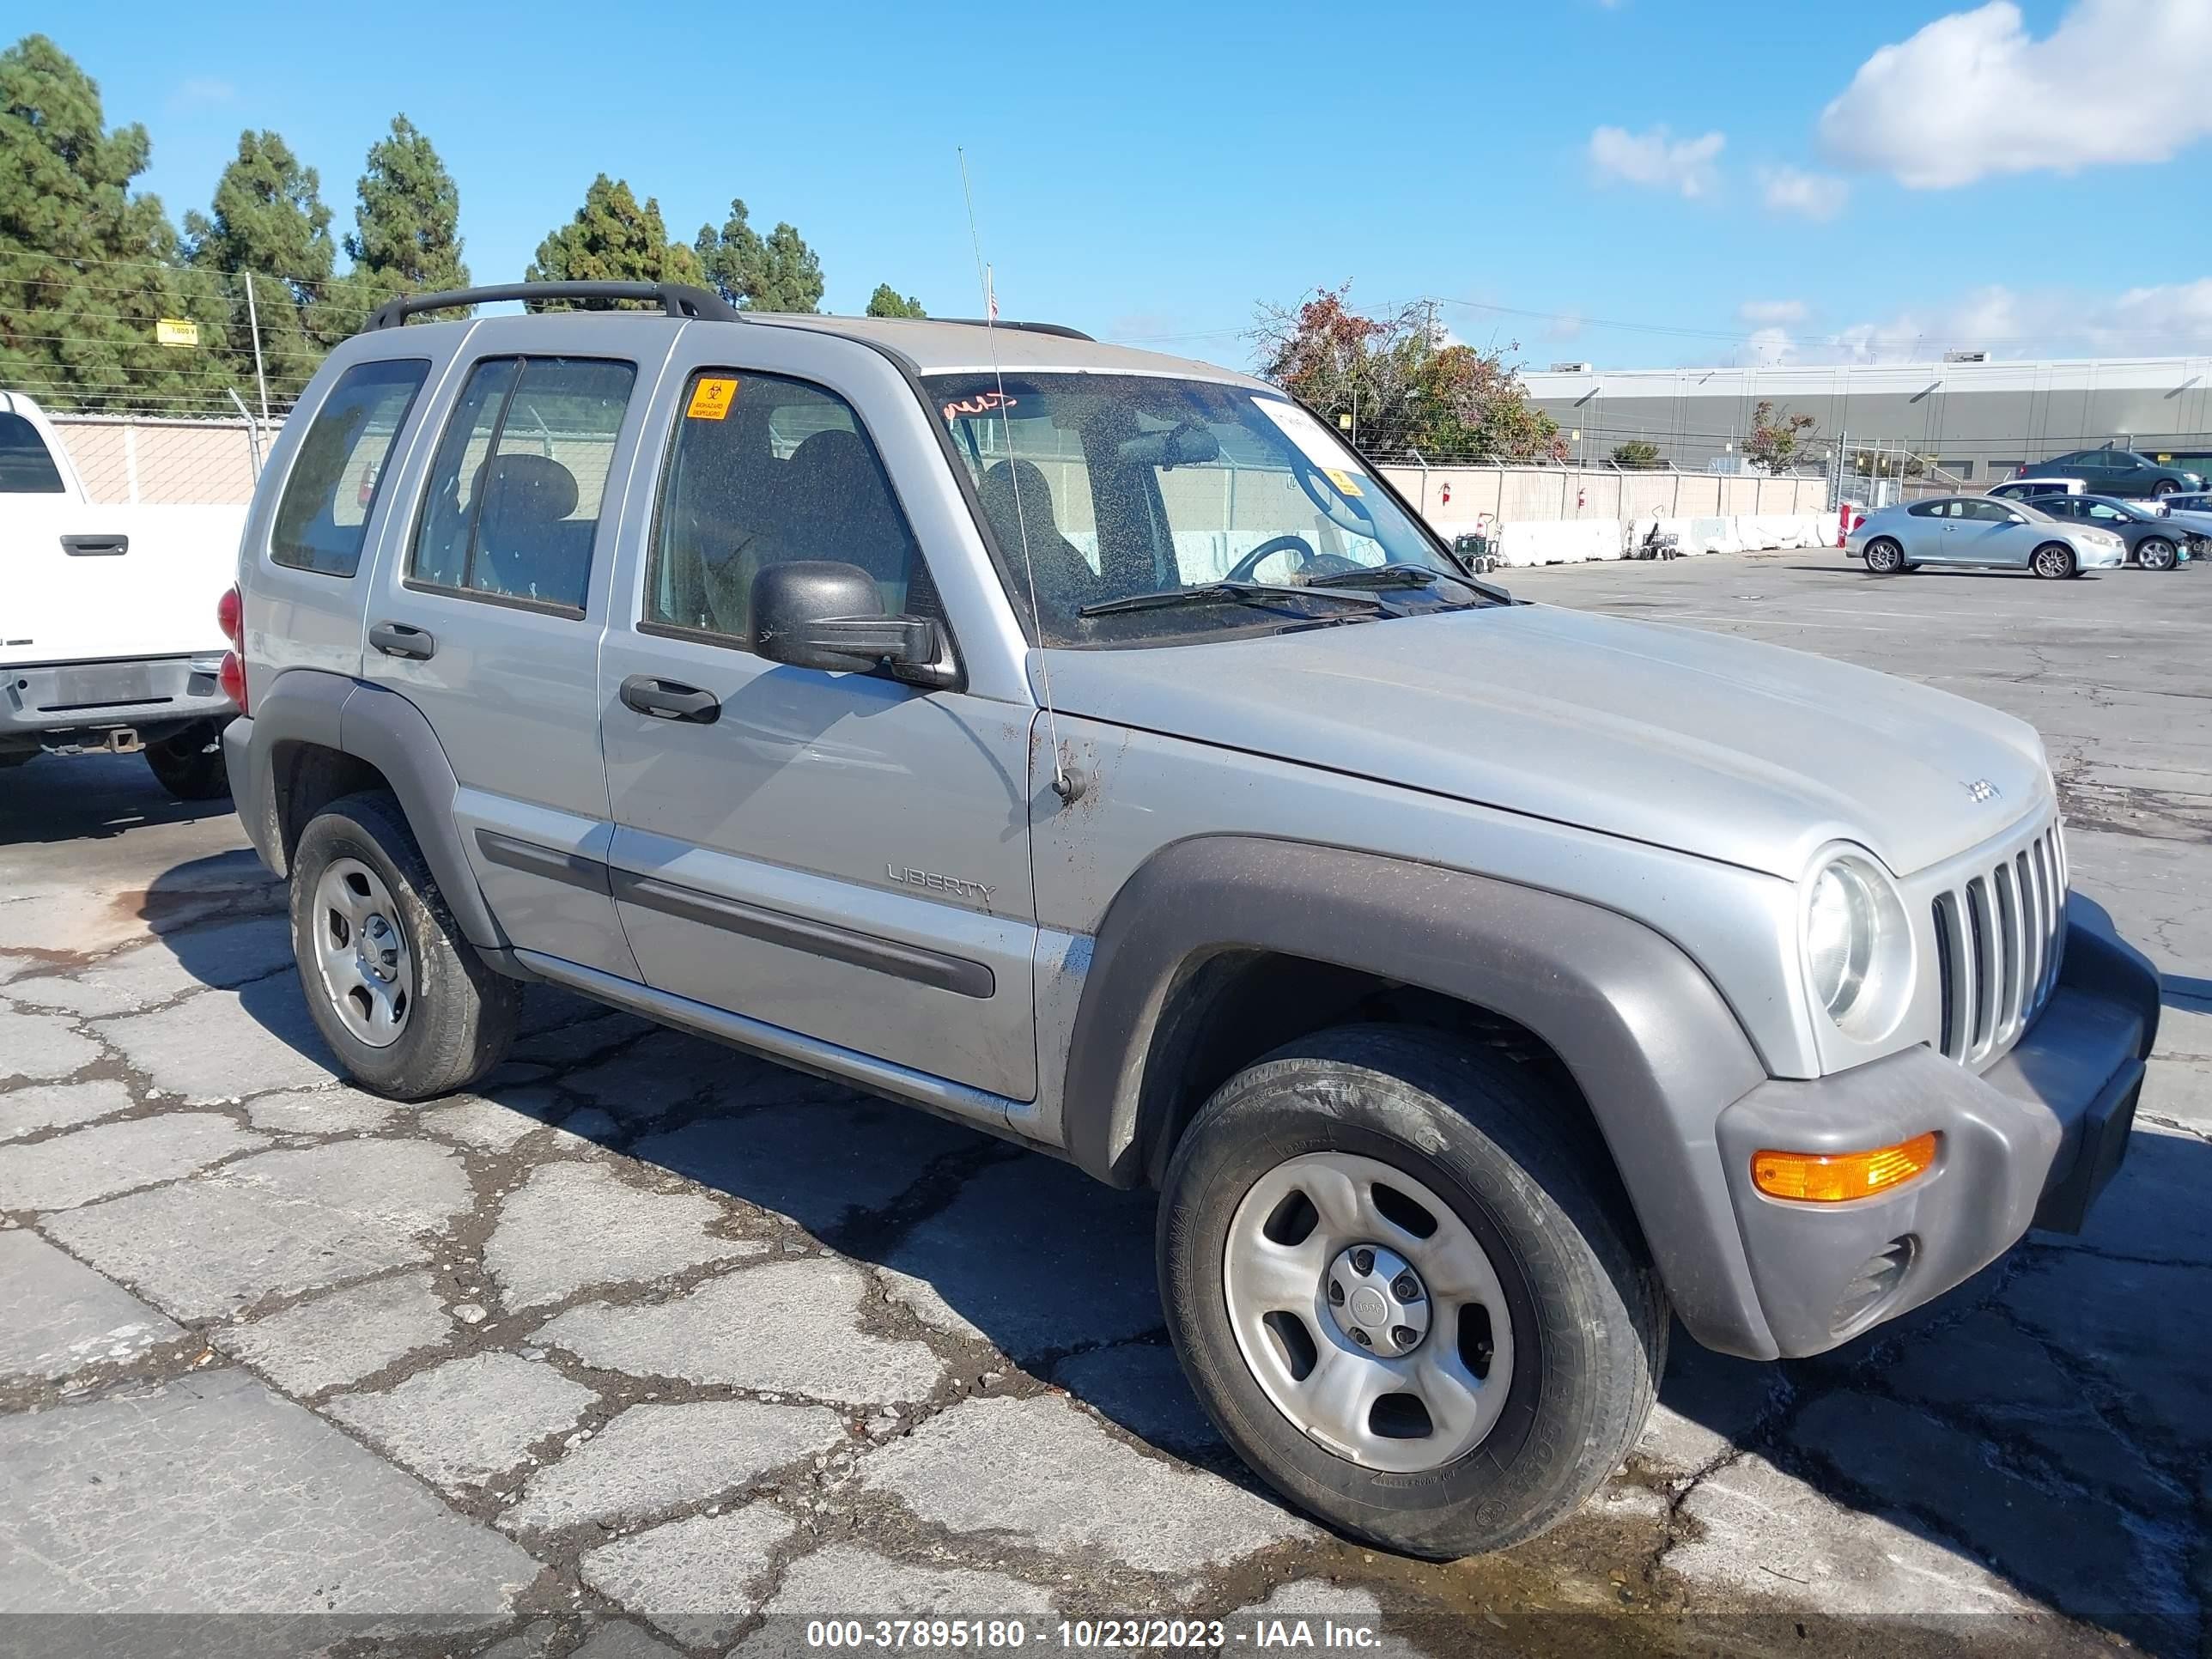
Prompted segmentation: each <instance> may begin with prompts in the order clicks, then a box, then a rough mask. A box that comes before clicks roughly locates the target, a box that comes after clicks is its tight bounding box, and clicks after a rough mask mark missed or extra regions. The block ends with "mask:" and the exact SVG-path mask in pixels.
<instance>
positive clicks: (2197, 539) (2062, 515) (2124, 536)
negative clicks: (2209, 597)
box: [2036, 495, 2212, 570]
mask: <svg viewBox="0 0 2212 1659" xmlns="http://www.w3.org/2000/svg"><path fill="white" fill-rule="evenodd" d="M2036 506H2037V507H2039V508H2041V509H2042V510H2043V511H2044V512H2045V513H2049V514H2050V515H2051V517H2052V518H2054V519H2061V520H2068V521H2070V522H2075V523H2080V524H2092V525H2095V526H2097V527H2098V528H2099V529H2100V530H2109V531H2111V532H2112V533H2113V534H2114V535H2116V536H2118V538H2120V539H2121V540H2122V541H2124V542H2125V543H2126V544H2128V562H2129V563H2130V564H2139V565H2141V566H2142V568H2144V569H2146V570H2171V569H2172V568H2174V567H2175V566H2176V565H2178V564H2179V563H2180V562H2182V561H2183V560H2184V559H2202V558H2205V557H2208V556H2212V538H2207V537H2205V536H2203V535H2201V534H2199V533H2198V532H2197V531H2195V530H2194V529H2192V528H2191V527H2190V526H2188V524H2186V523H2185V522H2184V521H2183V520H2177V519H2173V518H2171V517H2168V516H2166V515H2165V514H2162V513H2158V512H2156V511H2154V510H2153V509H2152V508H2149V507H2143V506H2141V505H2139V504H2137V503H2136V502H2134V501H2116V500H2114V499H2113V498H2112V496H2110V495H2045V496H2044V497H2043V498H2042V499H2041V500H2040V501H2037V502H2036Z"/></svg>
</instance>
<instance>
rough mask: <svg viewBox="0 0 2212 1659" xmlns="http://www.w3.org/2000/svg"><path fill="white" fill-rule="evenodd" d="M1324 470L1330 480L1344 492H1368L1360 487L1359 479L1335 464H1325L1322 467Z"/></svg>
mask: <svg viewBox="0 0 2212 1659" xmlns="http://www.w3.org/2000/svg"><path fill="white" fill-rule="evenodd" d="M1322 471H1324V472H1326V473H1328V481H1329V482H1330V483H1333V484H1334V485H1335V486H1336V487H1337V489H1339V490H1340V492H1342V493H1343V494H1345V495H1364V494H1366V492H1365V491H1364V490H1363V489H1360V487H1359V480H1358V479H1357V478H1355V477H1352V475H1351V474H1350V473H1349V472H1344V471H1339V470H1338V469H1337V468H1335V467H1333V466H1325V467H1323V468H1322Z"/></svg>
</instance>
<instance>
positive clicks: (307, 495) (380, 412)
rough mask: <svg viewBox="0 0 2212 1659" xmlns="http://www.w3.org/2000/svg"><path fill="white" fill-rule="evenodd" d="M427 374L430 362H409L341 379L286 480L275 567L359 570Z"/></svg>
mask: <svg viewBox="0 0 2212 1659" xmlns="http://www.w3.org/2000/svg"><path fill="white" fill-rule="evenodd" d="M429 373H430V365H429V362H428V360H427V359H423V358H419V357H406V358H399V359H394V360H390V361H386V362H373V363H356V364H355V365H354V366H353V367H352V368H349V369H348V370H346V372H345V373H344V374H341V375H339V376H338V381H337V385H336V386H332V387H331V392H330V395H329V396H328V397H327V398H324V399H323V406H322V407H321V408H320V409H319V410H316V411H315V418H314V422H313V425H311V426H309V427H308V428H307V437H306V438H304V439H303V440H301V444H300V453H299V454H298V455H297V456H296V457H295V459H294V460H293V462H292V473H291V476H290V477H289V478H287V479H286V480H285V481H284V494H283V495H282V496H281V497H280V498H279V499H278V501H277V503H276V527H275V529H274V530H273V531H272V532H270V538H269V556H270V559H271V560H272V561H273V562H276V563H277V564H281V565H283V566H285V567H286V568H289V569H293V570H313V571H314V572H316V573H317V574H320V575H325V576H350V575H352V574H354V572H355V571H356V570H358V569H359V568H361V550H362V543H363V542H364V541H365V540H366V539H367V538H368V521H369V520H370V519H371V518H372V517H373V516H374V513H375V512H376V498H377V495H379V493H380V491H381V490H382V489H383V488H384V472H385V465H384V464H385V462H386V460H387V459H389V458H390V456H391V454H392V443H393V441H395V440H396V439H397V438H398V435H399V428H401V427H403V426H404V425H405V424H406V422H407V413H408V410H410V409H412V408H413V407H414V404H415V396H416V393H417V392H420V391H421V390H422V382H423V380H425V379H427V378H428V375H429Z"/></svg>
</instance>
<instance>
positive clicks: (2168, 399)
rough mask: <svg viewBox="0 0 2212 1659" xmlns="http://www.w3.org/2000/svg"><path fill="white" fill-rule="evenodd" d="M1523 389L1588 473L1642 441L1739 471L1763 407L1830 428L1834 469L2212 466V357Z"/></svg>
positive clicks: (1803, 371)
mask: <svg viewBox="0 0 2212 1659" xmlns="http://www.w3.org/2000/svg"><path fill="white" fill-rule="evenodd" d="M1522 378H1523V379H1524V380H1526V381H1527V382H1528V389H1529V392H1531V394H1532V395H1533V396H1534V400H1535V402H1536V404H1537V405H1538V406H1539V407H1541V409H1543V410H1545V411H1546V412H1547V414H1549V415H1550V416H1552V417H1553V419H1554V420H1556V421H1558V422H1559V427H1560V429H1561V431H1562V432H1563V433H1568V434H1574V435H1578V436H1577V437H1574V438H1572V439H1571V442H1570V448H1571V449H1572V450H1577V451H1579V453H1580V457H1581V459H1585V460H1589V461H1602V460H1604V459H1606V458H1607V456H1608V455H1610V454H1611V453H1612V452H1613V449H1614V447H1616V446H1618V445H1620V444H1623V443H1626V442H1628V441H1631V440H1633V439H1642V440H1644V441H1647V442H1650V443H1653V444H1656V445H1657V446H1658V447H1659V453H1660V454H1661V456H1662V458H1663V459H1667V460H1669V461H1672V462H1673V463H1674V465H1677V466H1683V467H1708V466H1717V467H1718V468H1719V469H1720V470H1724V471H1725V470H1731V469H1730V463H1731V461H1732V460H1733V459H1735V458H1736V457H1738V456H1739V455H1740V454H1741V447H1742V443H1743V440H1744V437H1745V436H1746V435H1747V434H1748V433H1749V432H1750V430H1751V428H1752V426H1753V410H1755V409H1756V408H1757V407H1758V405H1759V404H1760V403H1762V402H1771V403H1772V404H1773V405H1774V409H1775V413H1776V415H1777V416H1790V415H1810V416H1812V417H1813V418H1814V421H1815V422H1817V424H1816V425H1815V426H1814V428H1813V429H1812V432H1811V434H1810V438H1809V441H1808V445H1807V447H1806V448H1805V450H1804V452H1803V458H1804V459H1806V460H1808V461H1810V462H1813V463H1814V464H1818V463H1819V462H1820V461H1821V460H1823V459H1826V458H1827V457H1828V456H1830V455H1832V454H1833V453H1834V450H1835V448H1836V447H1837V445H1838V442H1839V441H1841V442H1844V443H1845V444H1847V445H1848V447H1849V449H1850V453H1852V454H1853V455H1855V456H1856V455H1857V454H1858V453H1860V452H1861V451H1863V450H1868V449H1881V450H1883V451H1887V452H1891V453H1902V454H1904V455H1907V456H1911V457H1914V458H1917V461H1918V463H1919V465H1917V466H1914V467H1913V468H1912V470H1913V471H1919V470H1921V467H1927V468H1932V469H1936V470H1938V471H1941V472H1942V473H1948V474H1949V475H1950V476H1951V477H1955V478H1958V479H1960V480H1962V481H1968V482H1972V483H1989V482H1991V481H1994V480H1995V479H1997V478H2000V477H2005V476H2007V475H2008V474H2009V473H2011V472H2012V471H2014V470H2015V468H2017V467H2020V466H2021V465H2024V464H2027V463H2029V462H2033V461H2036V460H2039V459H2049V458H2051V457H2053V456H2056V455H2059V454H2062V453H2065V452H2066V451H2069V450H2075V449H2087V448H2092V447H2096V446H2099V445H2102V444H2107V443H2109V444H2114V445H2118V446H2119V447H2124V448H2130V449H2139V450H2142V451H2143V452H2144V453H2147V454H2150V455H2153V456H2156V457H2158V458H2160V459H2166V458H2167V457H2172V458H2173V459H2177V460H2184V459H2187V458H2191V457H2195V458H2199V459H2204V458H2212V356H2194V357H2094V358H2090V357H2080V358H2054V359H2046V360H2042V361H2024V360H2002V361H1990V360H1988V359H1986V358H1985V357H1984V355H1983V354H1979V353H1954V354H1951V356H1950V358H1949V359H1947V360H1946V361H1943V362H1921V363H1844V364H1820V365H1810V364H1808V365H1802V366H1799V365H1784V366H1778V367H1759V368H1631V369H1603V368H1596V367H1595V366H1593V365H1591V364H1588V363H1576V364H1566V363H1562V364H1555V365H1553V367H1552V368H1550V369H1549V370H1547V371H1543V372H1528V371H1524V372H1523V376H1522ZM2195 470H2197V471H2203V470H2204V469H2203V468H2201V467H2200V468H2197V469H2195Z"/></svg>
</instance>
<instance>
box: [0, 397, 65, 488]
mask: <svg viewBox="0 0 2212 1659" xmlns="http://www.w3.org/2000/svg"><path fill="white" fill-rule="evenodd" d="M63 488H64V486H63V483H62V470H61V468H59V467H58V466H56V465H54V458H53V457H52V456H51V455H49V454H48V453H46V440H45V439H43V438H41V437H40V436H39V428H36V427H34V426H33V425H32V424H31V423H30V422H28V421H27V420H25V419H24V418H23V417H22V416H21V415H16V414H13V413H9V414H0V495H60V494H61V493H62V490H63Z"/></svg>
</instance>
